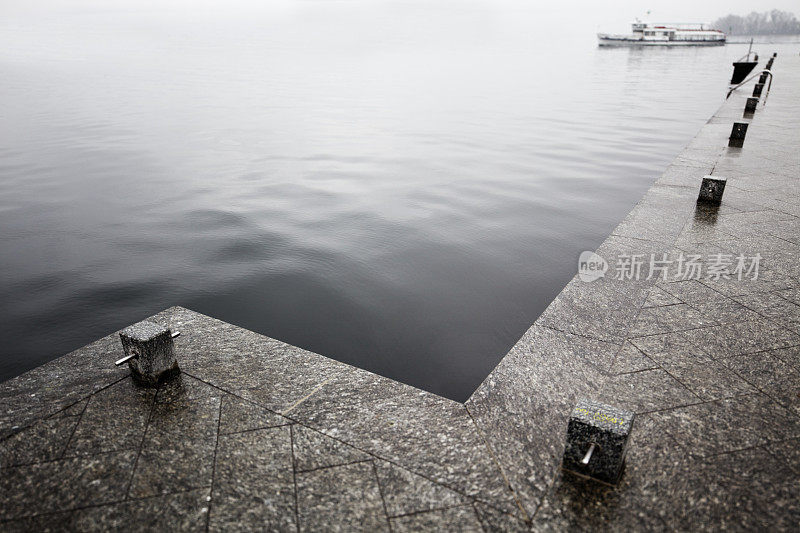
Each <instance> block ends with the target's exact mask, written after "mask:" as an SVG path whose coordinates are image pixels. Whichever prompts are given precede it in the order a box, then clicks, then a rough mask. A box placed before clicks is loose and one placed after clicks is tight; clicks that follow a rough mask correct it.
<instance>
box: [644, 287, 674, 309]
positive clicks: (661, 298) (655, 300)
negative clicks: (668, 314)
mask: <svg viewBox="0 0 800 533" xmlns="http://www.w3.org/2000/svg"><path fill="white" fill-rule="evenodd" d="M682 303H685V302H682V301H681V300H679V299H678V298H676V297H675V296H673V295H672V294H670V293H668V292H667V291H665V290H664V289H662V288H661V287H659V286H658V285H656V286H654V287H653V288H651V289H650V292H649V293H647V299H646V300H645V301H644V305H643V306H642V307H645V308H647V307H659V306H662V305H675V304H682Z"/></svg>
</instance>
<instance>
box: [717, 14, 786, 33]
mask: <svg viewBox="0 0 800 533" xmlns="http://www.w3.org/2000/svg"><path fill="white" fill-rule="evenodd" d="M714 27H715V28H716V29H718V30H722V31H724V32H726V33H728V34H733V35H793V34H798V33H800V22H799V21H798V20H797V18H796V17H795V16H794V14H792V13H789V12H788V11H779V10H777V9H773V10H772V11H764V12H763V13H756V12H755V11H753V12H752V13H750V14H749V15H746V16H744V17H740V16H739V15H728V16H727V17H722V18H721V19H718V20H717V21H716V22H714Z"/></svg>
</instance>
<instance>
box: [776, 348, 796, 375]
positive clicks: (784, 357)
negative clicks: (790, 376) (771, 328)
mask: <svg viewBox="0 0 800 533" xmlns="http://www.w3.org/2000/svg"><path fill="white" fill-rule="evenodd" d="M770 353H771V354H772V355H774V356H775V357H777V358H778V359H780V360H781V361H784V362H786V363H789V364H790V365H792V366H793V367H794V368H795V370H800V346H790V347H789V348H779V349H777V350H772V351H771V352H770Z"/></svg>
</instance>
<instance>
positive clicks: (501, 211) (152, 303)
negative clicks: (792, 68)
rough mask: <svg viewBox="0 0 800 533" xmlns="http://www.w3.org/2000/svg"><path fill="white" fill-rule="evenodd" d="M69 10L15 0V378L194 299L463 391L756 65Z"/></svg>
mask: <svg viewBox="0 0 800 533" xmlns="http://www.w3.org/2000/svg"><path fill="white" fill-rule="evenodd" d="M61 5H62V4H58V6H61ZM60 9H62V10H59V9H49V8H48V6H47V4H46V3H45V4H42V6H40V8H33V9H30V10H25V11H19V10H18V11H13V10H11V9H10V7H9V6H8V5H6V4H4V5H3V7H0V15H2V16H0V99H2V102H3V105H2V106H1V107H0V121H1V122H2V127H1V128H0V228H2V231H1V232H0V270H1V271H2V277H0V339H2V344H1V345H0V346H1V347H0V380H2V379H7V378H10V377H12V376H14V375H17V374H19V373H22V372H23V371H25V370H28V369H30V368H32V367H35V366H37V365H40V364H42V363H44V362H46V361H48V360H51V359H53V358H55V357H57V356H59V355H61V354H63V353H65V352H67V351H70V350H72V349H75V348H77V347H80V346H82V345H84V344H86V343H88V342H90V341H92V340H94V339H96V338H98V337H100V336H102V335H106V334H108V333H110V332H112V331H114V330H115V329H118V328H121V327H123V326H125V325H127V324H130V323H132V322H134V321H137V320H140V319H142V318H144V317H146V316H148V315H150V314H153V313H155V312H157V311H159V310H161V309H164V308H166V307H168V306H171V305H183V306H186V307H189V308H192V309H195V310H197V311H200V312H203V313H207V314H209V315H212V316H215V317H218V318H220V319H222V320H225V321H228V322H232V323H234V324H238V325H241V326H244V327H247V328H250V329H253V330H256V331H258V332H261V333H264V334H266V335H269V336H271V337H275V338H277V339H281V340H284V341H286V342H289V343H291V344H295V345H297V346H301V347H303V348H307V349H309V350H313V351H315V352H318V353H321V354H324V355H327V356H330V357H333V358H336V359H339V360H341V361H345V362H347V363H350V364H353V365H357V366H360V367H363V368H366V369H368V370H371V371H374V372H377V373H379V374H383V375H385V376H389V377H392V378H395V379H398V380H401V381H404V382H406V383H410V384H412V385H415V386H418V387H421V388H424V389H427V390H429V391H432V392H435V393H438V394H441V395H444V396H447V397H450V398H453V399H457V400H463V399H465V398H466V397H467V396H469V394H470V393H471V392H472V391H473V390H474V389H475V388H476V387H477V386H478V385H479V384H480V382H481V381H482V380H483V378H484V377H485V376H486V375H487V374H488V373H489V371H490V370H491V369H492V368H493V367H494V366H495V365H496V364H497V362H498V361H499V360H500V358H502V357H503V355H505V353H506V352H507V351H508V350H509V348H510V347H511V346H512V345H513V344H514V343H515V341H516V340H517V339H518V338H519V337H520V335H522V333H523V332H524V331H525V330H526V329H527V328H528V327H529V326H530V325H531V324H532V323H533V322H534V321H535V320H536V318H537V316H538V315H539V314H540V313H541V312H542V311H543V310H544V308H545V307H547V305H548V304H549V302H550V301H551V300H552V299H553V298H554V297H555V295H556V294H558V292H559V291H560V290H561V289H562V287H563V286H564V284H565V283H566V282H567V281H568V280H569V279H570V278H571V277H572V276H573V274H574V272H575V263H576V258H577V256H578V254H579V253H580V252H581V251H582V250H586V249H595V248H596V247H597V246H598V245H599V244H600V243H601V242H602V241H603V240H604V238H605V237H606V235H607V234H608V233H609V232H610V231H611V230H612V229H613V228H614V226H615V225H616V224H617V223H618V222H619V221H620V220H621V219H622V218H623V217H624V216H625V215H626V214H627V213H628V211H629V210H630V209H631V208H632V207H633V205H634V204H635V203H636V202H637V200H638V199H639V198H640V197H641V196H642V194H643V193H644V191H645V190H646V189H647V188H648V187H649V185H650V184H651V183H652V181H653V180H654V179H655V178H656V177H657V176H658V175H659V174H660V173H661V172H662V171H663V170H664V168H665V167H666V165H667V164H668V163H669V162H670V161H671V160H672V158H673V157H674V156H675V155H676V154H677V152H678V151H679V150H680V149H681V147H682V146H684V145H685V144H686V143H687V142H688V141H689V140H690V139H691V137H692V136H693V135H694V134H695V133H696V132H697V130H698V129H699V128H700V127H701V126H702V124H703V123H704V122H705V120H706V119H707V118H708V117H709V116H710V115H711V114H712V113H713V111H714V110H715V109H716V108H717V107H718V106H719V105H720V103H721V102H722V99H723V98H724V94H725V90H726V87H727V81H728V79H729V77H730V72H731V67H730V62H731V60H732V59H734V58H736V57H738V56H740V55H742V54H743V53H744V51H746V45H728V46H726V47H718V48H682V49H647V50H635V49H599V48H597V46H596V42H595V38H594V33H595V31H596V29H597V28H596V27H595V26H594V24H593V23H591V22H589V23H587V24H574V23H571V22H570V19H569V17H570V14H568V13H564V14H561V15H559V14H553V15H552V16H551V17H543V16H542V14H541V13H537V12H535V11H532V10H529V9H532V8H529V7H526V6H524V5H522V6H521V5H517V6H514V5H511V4H508V5H505V4H497V3H488V2H487V3H472V4H469V5H468V6H464V5H461V6H459V5H458V4H442V5H439V7H436V8H431V7H429V6H426V5H423V4H408V3H405V4H396V3H392V4H381V3H375V2H342V3H322V2H301V3H288V2H287V3H275V4H270V5H269V7H259V8H258V9H255V8H247V7H246V6H243V5H242V6H239V7H234V8H229V9H226V10H225V11H222V10H216V11H214V10H209V9H196V8H190V7H185V8H181V7H173V8H163V7H159V8H156V7H152V6H151V5H150V4H147V3H145V4H139V3H137V4H131V7H130V8H129V9H124V8H114V9H98V8H96V7H95V8H93V7H90V6H87V7H85V8H82V9H72V10H70V11H66V10H63V9H64V8H60ZM4 11H5V12H4ZM623 22H625V21H624V20H623ZM782 46H783V45H781V46H773V45H769V46H766V45H763V46H760V47H757V48H758V49H759V51H760V52H762V54H763V55H764V56H766V55H767V53H768V52H769V53H771V52H772V51H773V49H774V50H782V49H784V48H782ZM794 48H796V46H794ZM109 364H111V362H110V361H109Z"/></svg>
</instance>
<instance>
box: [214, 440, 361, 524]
mask: <svg viewBox="0 0 800 533" xmlns="http://www.w3.org/2000/svg"><path fill="white" fill-rule="evenodd" d="M347 482H348V483H350V481H349V480H348V481H347ZM295 517H296V506H295V488H294V473H293V468H292V443H291V435H290V430H289V427H288V426H280V427H274V428H268V429H258V430H254V431H246V432H244V433H236V434H232V435H220V436H219V444H218V448H217V454H216V462H215V466H214V482H213V486H212V501H211V510H210V517H209V525H210V529H211V530H213V531H227V530H230V529H234V528H236V529H245V530H253V529H259V530H261V529H267V530H278V531H284V530H294V529H296V527H297V526H296V518H295Z"/></svg>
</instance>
